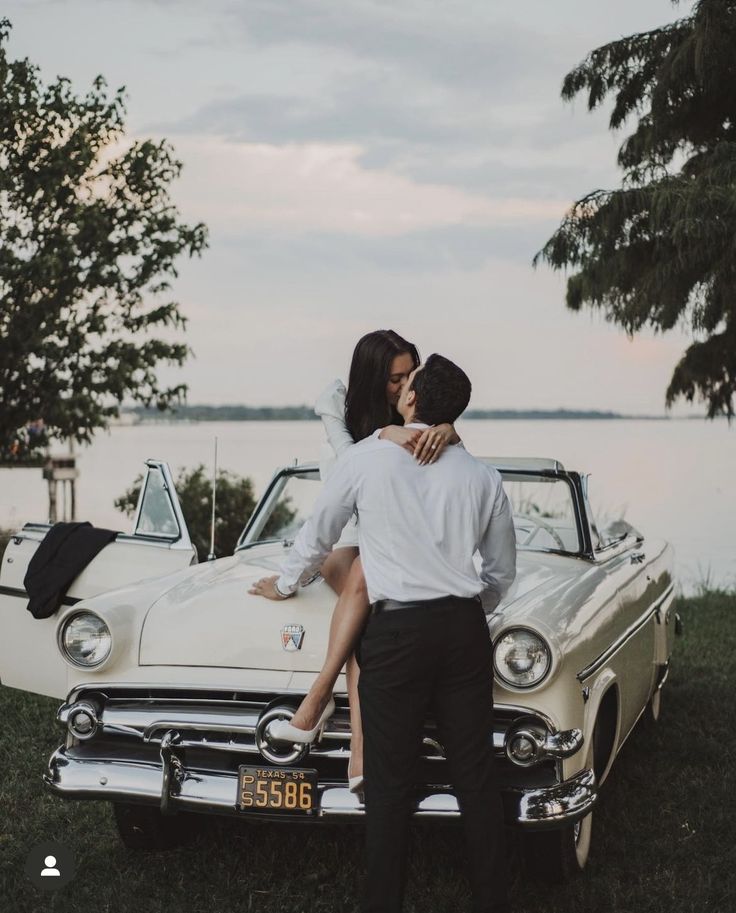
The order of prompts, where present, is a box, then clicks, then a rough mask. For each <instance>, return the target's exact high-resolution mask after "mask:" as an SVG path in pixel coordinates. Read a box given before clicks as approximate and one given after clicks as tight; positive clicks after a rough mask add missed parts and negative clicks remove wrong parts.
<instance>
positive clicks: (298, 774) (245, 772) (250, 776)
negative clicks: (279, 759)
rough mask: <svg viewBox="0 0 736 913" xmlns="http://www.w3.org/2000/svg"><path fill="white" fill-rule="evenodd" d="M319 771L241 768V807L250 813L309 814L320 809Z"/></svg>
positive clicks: (239, 788)
mask: <svg viewBox="0 0 736 913" xmlns="http://www.w3.org/2000/svg"><path fill="white" fill-rule="evenodd" d="M316 800H317V771H316V770H297V769H293V768H284V767H241V768H240V769H239V775H238V807H239V808H241V809H243V810H244V811H249V812H256V811H260V812H281V813H287V814H296V815H300V814H301V815H303V814H309V813H310V812H311V811H313V810H314V808H315V807H316Z"/></svg>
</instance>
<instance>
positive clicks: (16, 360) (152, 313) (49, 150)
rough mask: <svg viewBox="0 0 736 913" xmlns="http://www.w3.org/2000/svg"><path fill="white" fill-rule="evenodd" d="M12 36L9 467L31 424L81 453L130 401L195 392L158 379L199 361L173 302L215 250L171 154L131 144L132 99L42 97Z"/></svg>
mask: <svg viewBox="0 0 736 913" xmlns="http://www.w3.org/2000/svg"><path fill="white" fill-rule="evenodd" d="M10 28H11V26H10V23H9V22H8V20H7V19H3V20H0V402H2V408H1V409H0V460H2V459H3V456H4V455H5V453H6V452H7V451H8V448H9V447H10V444H11V442H12V441H14V440H15V441H16V445H17V442H18V441H19V440H20V441H22V440H23V439H24V438H23V434H22V432H20V433H19V431H18V430H19V429H24V428H25V427H26V426H27V425H28V424H29V423H32V422H38V421H39V420H41V421H42V422H43V427H44V429H45V432H46V434H48V435H49V436H56V437H61V438H72V439H74V440H76V441H78V442H83V441H89V440H90V439H91V437H92V434H93V432H94V431H95V429H99V428H104V427H106V426H107V424H108V422H109V420H110V418H112V417H114V416H117V415H118V407H119V405H120V403H121V402H122V401H123V399H124V398H130V399H132V400H133V401H135V402H140V403H143V404H144V405H150V404H151V403H155V404H156V406H157V407H158V408H161V409H164V408H167V407H169V406H170V405H171V404H172V403H175V402H179V401H181V399H182V398H183V397H184V395H185V393H186V385H184V384H178V385H176V386H172V387H168V388H164V387H162V386H160V385H159V382H158V381H157V379H156V367H157V366H158V365H159V364H160V363H168V364H182V363H183V362H184V360H185V359H186V357H187V356H188V355H189V351H190V350H189V347H188V346H187V345H186V344H185V343H183V342H176V341H171V337H172V336H173V334H172V332H171V331H172V330H173V331H177V330H181V329H183V328H184V326H185V323H186V320H185V318H184V317H183V316H182V314H181V313H180V312H179V306H178V304H177V303H176V302H173V301H170V300H166V297H164V296H167V293H168V292H169V290H170V282H171V280H172V279H173V278H174V277H176V275H177V271H176V268H175V265H174V264H175V261H176V260H177V258H178V257H179V255H180V254H188V255H189V256H193V255H195V254H200V253H201V251H202V250H203V249H204V248H205V247H206V243H207V242H206V237H207V233H206V229H205V227H204V225H201V224H197V225H193V226H188V225H185V224H183V223H182V222H181V221H180V219H179V213H178V212H177V210H176V208H175V207H174V206H173V205H172V203H171V201H170V198H169V191H168V188H169V184H170V183H171V182H172V181H173V180H174V179H175V178H176V177H177V176H178V175H179V172H180V170H181V163H180V162H178V161H177V160H176V159H175V158H174V156H173V150H172V148H171V147H170V146H169V145H168V144H167V143H166V142H165V141H162V142H153V141H151V140H142V141H137V142H126V141H125V124H124V120H125V113H126V112H125V103H124V97H125V96H124V89H123V88H121V89H119V90H118V91H117V92H115V94H114V95H113V96H112V97H111V98H110V97H108V94H107V89H106V84H105V81H104V80H103V78H102V77H98V78H97V79H96V80H95V82H94V84H93V87H92V89H91V90H90V91H89V92H88V93H87V94H86V95H84V96H77V95H75V94H74V93H73V91H72V88H71V85H70V83H69V80H67V79H64V78H58V79H57V80H56V81H55V82H53V83H51V84H49V85H48V86H45V85H43V84H42V83H41V81H40V77H39V71H38V67H36V66H34V65H32V64H31V63H30V62H29V61H28V60H27V59H25V60H16V61H9V60H8V56H7V51H6V47H5V45H6V44H7V39H8V34H9V31H10ZM163 331H166V332H163ZM164 336H166V337H167V338H164ZM43 440H44V439H43V438H42V437H38V438H36V439H35V443H36V444H37V445H39V446H40V444H41V443H43Z"/></svg>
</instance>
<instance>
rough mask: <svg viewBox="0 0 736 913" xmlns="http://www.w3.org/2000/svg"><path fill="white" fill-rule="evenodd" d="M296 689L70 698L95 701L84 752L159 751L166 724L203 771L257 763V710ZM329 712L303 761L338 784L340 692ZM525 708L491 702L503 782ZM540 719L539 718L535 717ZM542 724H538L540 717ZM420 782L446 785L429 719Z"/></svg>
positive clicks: (512, 776) (111, 692)
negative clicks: (96, 729) (509, 733)
mask: <svg viewBox="0 0 736 913" xmlns="http://www.w3.org/2000/svg"><path fill="white" fill-rule="evenodd" d="M302 697H303V693H283V692H251V691H221V690H212V689H207V690H204V689H202V690H199V689H185V690H182V689H173V688H164V687H152V688H142V687H130V686H115V687H110V686H105V687H101V688H89V689H82V688H80V689H77V690H76V691H75V692H73V694H72V695H70V701H69V702H68V703H67V704H65V705H63V706H62V708H61V709H60V711H59V719H60V720H62V721H64V711H65V709H68V707H69V706H70V703H72V702H74V701H78V700H80V699H86V700H96V701H97V703H98V705H99V706H100V708H101V727H100V734H99V735H98V736H97V737H95V738H94V739H92V740H91V741H90V742H87V743H86V748H85V751H90V752H92V753H94V752H98V753H105V752H106V751H108V750H111V746H112V745H116V746H117V748H118V750H119V749H121V748H122V747H123V744H125V745H127V746H128V747H127V748H126V751H127V750H128V749H130V750H132V749H135V750H134V754H135V755H136V756H137V757H146V756H147V755H148V754H149V753H150V755H151V757H152V758H153V757H158V753H159V749H160V745H161V740H162V738H163V737H164V734H165V733H166V732H167V731H169V730H172V729H173V730H175V731H176V732H178V733H179V739H178V741H177V749H186V750H187V754H186V757H187V762H188V763H189V764H191V765H192V766H193V767H196V768H199V769H203V770H205V769H210V770H235V769H236V768H237V766H238V765H239V764H243V763H248V762H249V760H252V761H254V762H255V761H259V760H261V755H260V753H259V751H258V749H257V747H256V740H255V730H256V724H257V722H258V719H259V717H260V716H261V714H262V713H263V712H264V710H266V708H268V707H269V705H272V704H276V703H278V704H283V703H292V704H293V705H294V706H295V707H296V706H297V705H298V703H299V701H300V700H301V699H302ZM335 703H336V710H335V713H334V715H333V716H332V717H331V718H330V719H329V721H328V722H327V725H326V727H325V731H324V734H323V737H322V740H321V741H320V742H319V743H318V744H315V745H313V746H312V747H311V748H310V750H309V755H308V758H307V760H305V761H304V762H303V764H308V765H309V766H310V767H316V768H317V769H318V770H319V772H320V776H321V777H323V778H326V779H327V780H329V781H331V782H336V783H337V782H345V781H346V779H347V763H348V760H349V758H350V717H349V710H348V703H347V697H345V696H340V695H338V696H337V697H336V698H335ZM528 715H529V714H528V713H527V712H522V711H521V710H508V709H504V708H497V709H496V712H495V714H494V732H493V745H494V754H495V755H496V758H497V765H496V766H497V771H498V773H499V776H500V779H501V780H502V782H508V783H515V782H519V781H520V779H521V777H522V775H520V771H519V768H518V767H516V766H515V765H513V764H511V763H510V762H509V761H508V760H507V758H506V755H505V752H504V737H505V732H506V730H507V728H508V727H509V726H510V725H511V724H512V723H513V721H514V720H515V719H518V718H519V717H522V716H526V717H528ZM540 722H542V721H541V720H540ZM542 725H544V724H543V722H542ZM419 777H420V779H421V782H423V783H428V784H435V785H446V784H447V782H448V774H447V773H446V762H445V759H444V750H443V748H442V745H441V742H440V739H439V733H438V731H437V727H436V725H435V724H434V722H433V721H432V720H428V721H427V723H426V726H425V732H424V741H423V749H422V754H421V759H420V769H419ZM530 778H532V779H534V780H539V779H540V778H541V781H542V782H547V781H548V780H549V781H550V782H554V779H555V765H554V764H553V763H546V764H540V765H539V766H538V768H537V769H535V770H534V772H532V770H526V771H524V773H523V781H524V783H528V782H529V780H530Z"/></svg>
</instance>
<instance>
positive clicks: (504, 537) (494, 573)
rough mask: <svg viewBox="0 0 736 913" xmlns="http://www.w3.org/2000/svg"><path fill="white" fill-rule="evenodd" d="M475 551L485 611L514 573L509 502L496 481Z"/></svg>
mask: <svg viewBox="0 0 736 913" xmlns="http://www.w3.org/2000/svg"><path fill="white" fill-rule="evenodd" d="M478 551H479V552H480V557H481V567H480V579H481V583H482V584H483V589H482V590H481V593H480V598H481V601H482V603H483V609H484V611H485V613H486V615H488V614H490V613H491V612H492V611H493V610H494V609H495V608H496V606H497V605H498V604H499V602H500V601H501V600H502V599H503V597H504V595H505V594H506V591H507V590H508V588H509V587H510V586H511V584H512V583H513V582H514V578H515V577H516V533H515V532H514V520H513V514H512V510H511V502H510V501H509V499H508V497H507V496H506V492H505V491H504V490H503V486H502V485H501V484H500V483H499V486H498V490H497V493H496V498H495V501H494V504H493V510H492V511H491V516H490V519H489V521H488V526H487V527H486V529H485V532H484V533H483V537H482V539H481V542H480V544H479V546H478Z"/></svg>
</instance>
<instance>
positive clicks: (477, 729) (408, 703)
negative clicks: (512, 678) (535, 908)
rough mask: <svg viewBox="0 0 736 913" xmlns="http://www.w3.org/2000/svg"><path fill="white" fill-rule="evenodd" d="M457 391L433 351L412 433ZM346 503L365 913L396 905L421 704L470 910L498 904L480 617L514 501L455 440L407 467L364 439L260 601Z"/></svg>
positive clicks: (418, 373) (412, 411)
mask: <svg viewBox="0 0 736 913" xmlns="http://www.w3.org/2000/svg"><path fill="white" fill-rule="evenodd" d="M470 389H471V388H470V381H469V379H468V377H467V375H466V374H465V373H464V372H463V371H462V370H461V369H460V368H459V367H458V366H457V365H455V364H453V363H452V362H451V361H449V360H448V359H446V358H443V357H442V356H441V355H431V356H430V357H429V358H428V359H427V361H426V363H425V365H424V366H423V367H420V368H417V369H416V370H415V371H414V372H413V373H412V374H411V376H410V378H409V381H408V382H407V384H406V386H405V387H404V388H403V390H402V392H401V396H400V398H399V402H398V407H397V408H398V410H399V412H400V413H401V415H402V417H403V419H404V424H405V425H406V426H409V427H417V428H424V427H427V426H428V425H436V424H440V423H442V422H449V423H453V422H454V421H455V420H456V419H457V418H458V416H459V415H460V414H461V413H462V412H463V411H464V409H465V408H466V406H467V404H468V402H469V400H470ZM356 510H357V513H358V518H359V523H358V529H359V543H360V557H361V561H362V565H363V572H364V575H365V580H366V585H367V588H368V594H369V598H370V602H371V616H370V618H369V620H368V624H367V626H366V629H365V632H364V635H363V638H362V640H361V643H360V646H359V662H360V667H361V675H360V685H359V691H360V706H361V713H362V716H363V725H364V732H365V777H366V792H365V799H366V868H367V879H366V888H365V893H364V903H363V910H364V913H379V911H380V913H398V911H400V910H401V905H402V899H403V893H404V884H405V880H406V857H407V841H408V827H409V810H410V805H411V801H412V796H413V792H414V789H415V783H416V769H417V762H418V759H419V753H420V748H421V741H422V728H423V724H424V720H425V716H426V715H427V713H428V712H430V711H431V712H432V713H433V714H434V716H435V718H436V720H437V724H438V726H439V730H440V740H441V742H442V745H443V746H444V748H445V752H446V756H447V761H448V764H449V768H450V774H451V778H452V782H453V785H454V788H455V793H456V795H457V798H458V802H459V804H460V809H461V812H462V819H463V824H464V828H465V834H466V840H467V853H468V862H469V867H470V880H471V887H472V890H473V898H474V906H475V909H476V910H477V911H478V913H481V911H482V913H491V911H493V913H506V911H508V909H509V907H508V901H507V884H506V867H505V849H504V836H503V809H502V804H501V796H500V792H499V789H498V784H497V781H496V777H495V772H494V767H493V753H492V744H491V733H492V731H493V726H492V714H493V695H492V683H493V678H492V676H493V671H492V670H493V663H492V654H491V640H490V637H489V634H488V626H487V623H486V617H485V614H484V609H485V611H486V612H490V611H492V610H493V609H494V608H495V606H496V605H497V604H498V602H499V600H500V599H501V597H502V596H503V594H504V593H505V591H506V590H507V589H508V587H509V586H510V584H511V583H512V581H513V579H514V576H515V574H516V545H515V536H514V528H513V523H512V517H511V509H510V506H509V502H508V499H507V498H506V495H505V493H504V491H503V488H502V485H501V478H500V475H499V474H498V472H496V471H495V470H493V469H489V468H488V467H487V466H485V465H484V464H482V463H480V462H479V461H478V460H476V459H475V458H474V457H472V456H471V455H470V454H469V453H468V452H467V451H466V450H465V449H464V448H463V447H461V446H457V447H448V448H447V450H446V451H445V452H444V453H443V455H442V457H441V459H440V460H438V461H437V462H436V463H433V464H430V465H428V466H419V465H418V464H417V463H416V461H415V460H414V459H413V458H412V456H411V455H410V454H409V453H407V451H406V450H404V449H402V448H400V447H397V446H396V445H395V444H392V443H390V442H388V441H382V440H380V439H379V438H378V436H377V435H374V436H372V437H370V438H367V439H366V440H364V441H361V442H360V443H358V444H356V445H355V446H353V447H351V448H350V450H349V451H347V452H346V453H345V454H344V456H343V457H341V459H340V460H339V461H338V463H337V465H336V467H335V470H334V472H333V474H332V476H331V477H330V479H329V480H328V481H327V483H326V484H325V487H324V489H323V491H322V493H321V495H320V497H319V499H318V501H317V504H316V506H315V509H314V512H313V514H312V516H311V518H310V519H309V520H308V521H307V523H305V524H304V526H303V527H302V529H301V531H300V533H299V535H298V537H297V539H296V541H295V542H294V545H293V547H292V550H291V552H290V553H289V555H288V556H287V558H286V560H285V561H284V563H283V566H282V574H281V576H280V577H278V578H269V579H267V580H263V581H260V582H259V585H258V587H257V591H258V592H260V593H262V594H263V595H265V596H268V597H269V598H283V597H285V596H287V595H289V594H292V593H293V592H295V591H296V588H297V584H298V581H299V579H300V578H303V577H305V576H306V575H308V574H309V573H310V572H314V571H315V570H317V569H318V568H319V567H320V566H321V564H322V561H323V560H324V558H325V557H326V555H327V554H328V553H329V551H330V549H331V547H332V545H333V543H334V542H336V541H337V539H338V537H339V535H340V532H341V530H342V528H343V527H344V525H345V523H346V522H347V520H348V519H349V517H350V516H351V515H352V514H353V512H354V511H356ZM476 551H479V552H480V557H481V566H480V574H478V572H477V571H476V569H475V565H474V563H473V555H474V553H475V552H476Z"/></svg>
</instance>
